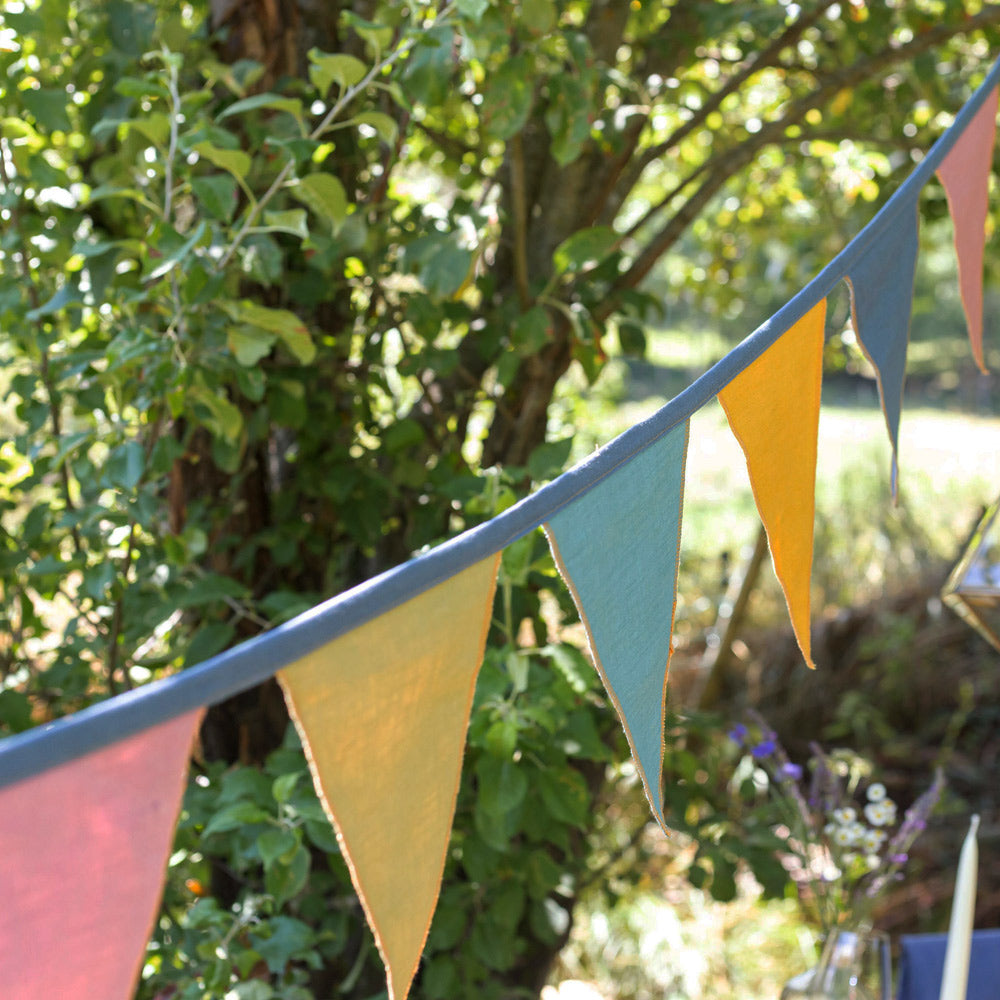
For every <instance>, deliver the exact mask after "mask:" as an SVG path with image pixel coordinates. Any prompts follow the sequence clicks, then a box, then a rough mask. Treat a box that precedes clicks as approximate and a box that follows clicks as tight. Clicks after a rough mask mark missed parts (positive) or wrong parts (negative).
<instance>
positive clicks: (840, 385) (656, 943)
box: [546, 331, 1000, 1000]
mask: <svg viewBox="0 0 1000 1000" xmlns="http://www.w3.org/2000/svg"><path fill="white" fill-rule="evenodd" d="M686 338H689V335H688V333H687V332H686V331H659V332H656V331H653V332H652V333H651V335H650V345H649V352H648V357H649V360H647V361H645V362H642V363H638V362H627V361H625V360H622V359H615V360H613V361H612V362H610V363H609V364H608V366H607V367H606V369H605V371H604V373H603V374H602V376H601V378H600V379H599V380H598V382H597V383H596V385H595V386H593V387H589V388H588V387H586V386H585V384H584V381H583V379H582V376H580V375H579V374H578V373H577V374H576V375H574V376H571V379H570V380H569V381H568V384H567V386H566V391H565V392H564V393H563V394H562V396H561V398H560V403H559V406H558V407H557V409H556V411H555V412H556V416H555V420H556V421H557V423H561V425H562V427H561V429H562V430H563V431H565V429H566V428H567V427H570V426H571V427H572V428H573V430H574V432H575V434H576V448H577V451H576V453H575V458H576V459H579V458H582V457H584V455H586V454H587V453H588V452H589V451H591V450H593V449H594V448H595V447H599V446H600V445H603V444H605V443H607V442H608V441H610V440H611V439H612V438H614V437H616V436H617V435H618V434H620V433H622V432H623V431H625V430H627V429H628V428H629V427H631V426H632V425H634V424H635V423H637V422H639V421H640V420H642V419H644V418H645V417H647V416H649V415H650V414H652V413H653V412H655V411H656V410H657V409H658V408H659V407H661V406H662V405H664V404H665V403H666V402H667V401H668V400H669V399H670V398H672V397H673V396H674V395H676V393H677V392H679V391H681V390H682V389H684V388H685V387H686V386H687V385H689V384H690V383H691V382H692V381H693V380H694V379H695V378H697V377H698V375H700V374H701V373H702V372H703V371H705V370H706V369H707V368H708V367H709V366H710V365H711V364H712V362H714V361H715V360H717V359H718V358H719V357H721V356H722V355H723V354H724V353H725V350H726V345H725V343H723V342H722V340H721V339H720V338H717V337H713V336H711V335H698V336H695V337H693V338H689V339H686ZM961 346H962V345H961V344H959V345H958V347H956V345H955V344H954V343H950V346H949V351H948V352H947V355H946V358H947V359H946V360H945V361H944V363H943V367H945V368H947V367H948V363H949V362H950V360H951V359H952V356H953V355H954V357H961V351H960V350H959V348H960V347H961ZM966 350H967V349H966ZM914 354H915V356H916V359H915V360H916V365H917V367H918V368H919V369H925V368H926V369H928V375H927V377H926V381H924V382H923V383H922V384H918V385H915V386H913V387H911V390H910V391H908V393H907V395H906V397H905V399H904V408H903V414H902V420H901V425H900V440H899V462H900V472H899V491H898V492H899V496H898V501H897V502H896V503H894V502H893V499H892V495H891V488H890V467H891V450H890V446H889V442H888V436H887V432H886V427H885V421H884V418H883V415H882V412H881V410H880V409H879V406H878V400H877V394H876V391H875V387H874V384H873V382H872V381H871V380H866V379H862V378H854V379H829V380H828V383H827V384H826V385H825V386H824V398H823V405H822V408H821V414H820V426H819V441H818V467H817V482H816V492H815V498H816V522H815V524H816V540H815V545H816V549H815V557H814V567H813V588H814V590H813V609H814V614H815V615H817V616H818V615H825V614H835V613H836V612H837V610H838V609H841V608H844V607H846V606H848V605H852V604H861V603H864V602H867V601H870V600H874V599H878V598H879V597H881V596H883V595H884V594H887V593H892V592H894V591H898V590H901V589H903V588H904V587H906V586H907V585H909V584H911V583H914V582H916V581H918V580H920V579H922V578H926V577H927V576H928V574H930V575H931V576H932V577H933V574H935V573H943V572H944V570H945V568H946V567H947V565H948V564H949V563H950V562H951V561H952V560H953V559H954V558H956V557H957V554H958V551H959V548H960V547H961V545H962V543H963V542H964V540H965V538H966V537H967V535H968V532H969V530H970V528H971V527H972V525H973V524H974V523H975V521H976V520H977V519H978V516H979V512H980V509H981V508H982V507H984V506H985V505H987V504H988V503H990V502H992V500H993V499H994V498H995V496H996V495H997V493H998V492H1000V447H998V446H997V445H998V442H1000V417H997V416H994V415H988V414H989V413H990V412H991V411H992V409H993V406H994V402H993V400H992V398H991V394H990V390H991V389H992V388H993V383H992V382H976V381H974V380H973V381H971V382H970V380H969V379H968V378H966V379H965V381H964V383H963V385H964V387H965V389H966V390H968V389H969V386H970V385H971V387H972V390H973V391H971V392H969V391H966V393H965V396H964V397H962V399H961V401H962V402H963V403H964V404H965V405H966V406H969V405H970V400H971V403H972V405H975V404H976V402H977V400H978V401H979V402H980V403H982V404H983V405H982V406H981V410H982V411H984V412H982V413H979V414H977V413H973V412H968V410H962V409H959V408H958V406H957V403H958V402H959V397H958V394H957V393H956V392H955V391H953V390H954V389H955V384H952V383H949V380H948V379H947V378H943V377H941V378H938V377H935V376H934V374H933V371H934V369H933V358H932V357H931V355H930V351H929V349H927V348H925V346H924V345H922V344H921V345H917V346H916V349H915V351H914ZM942 357H944V356H939V357H938V364H939V365H940V364H942ZM966 360H967V358H966ZM979 378H980V376H974V379H979ZM983 378H985V377H983ZM914 381H915V382H916V381H917V380H914ZM956 384H957V383H956ZM758 526H759V520H758V516H757V513H756V509H755V507H754V502H753V497H752V493H751V490H750V485H749V479H748V476H747V471H746V463H745V460H744V457H743V454H742V451H741V449H740V447H739V445H738V443H737V442H736V440H735V438H734V437H733V435H732V434H731V432H730V431H729V428H728V425H727V423H726V420H725V416H724V414H723V412H722V409H721V407H720V406H719V404H718V403H717V402H715V401H713V402H712V403H710V404H709V405H708V406H706V407H704V408H703V409H702V410H700V411H699V412H698V413H695V414H694V415H693V416H692V418H691V426H690V447H689V453H688V461H687V466H686V483H685V499H684V513H683V527H682V545H681V562H680V567H679V578H678V602H677V620H676V624H675V632H674V634H675V639H679V640H680V641H681V642H682V643H683V642H697V641H698V639H699V637H702V636H703V635H704V631H705V629H706V628H707V627H708V626H710V625H711V623H712V621H713V620H714V617H715V614H716V612H717V608H718V602H719V600H720V599H721V597H722V592H723V589H724V586H725V578H726V573H727V571H728V568H731V565H732V563H733V561H734V560H739V559H742V558H745V556H744V552H745V550H746V548H747V547H748V546H751V545H752V543H753V540H754V537H755V534H756V532H757V530H758ZM751 615H752V618H753V624H754V625H755V626H759V625H768V624H784V623H786V622H787V612H786V611H785V608H784V602H783V599H782V595H781V592H780V589H779V588H778V585H777V582H776V580H775V579H774V576H773V573H772V571H771V569H770V565H769V564H768V565H767V567H766V569H765V572H764V573H763V574H762V578H761V580H760V583H759V585H758V590H757V593H756V595H755V599H754V601H753V604H752V610H751ZM682 855H683V848H682V847H680V846H678V855H677V856H678V858H681V857H682ZM682 870H683V865H678V867H677V871H676V872H674V873H670V872H669V871H668V873H667V875H666V876H665V877H662V878H661V879H660V882H659V883H658V884H656V885H653V884H650V881H649V880H647V881H646V884H643V885H642V886H641V887H640V888H639V889H637V890H636V891H635V892H634V893H632V894H631V895H627V896H625V897H622V898H620V899H619V900H618V902H617V903H616V904H615V906H614V907H613V908H612V909H611V910H608V909H607V908H606V905H605V904H604V902H603V901H602V900H601V899H595V900H593V901H591V902H590V903H589V905H587V904H585V905H584V907H583V912H582V913H581V914H580V917H579V920H578V924H577V925H576V927H575V928H574V934H573V939H572V941H571V943H570V945H569V946H568V948H567V949H566V951H565V952H564V955H563V960H562V965H561V967H560V969H559V971H558V976H557V979H558V980H565V981H566V985H565V987H564V988H562V989H558V990H557V989H556V987H555V986H553V987H550V988H549V990H550V992H549V994H547V996H546V1000H597V998H604V1000H647V998H649V1000H652V998H654V997H655V998H669V1000H681V998H684V1000H757V998H760V997H777V996H778V995H779V993H780V991H781V985H782V984H783V983H784V982H785V981H786V980H787V979H788V978H789V977H790V976H792V975H794V974H795V973H797V972H800V971H802V970H803V969H805V968H808V967H809V966H810V965H811V964H812V961H813V960H814V958H815V953H814V951H813V939H812V935H811V932H810V931H809V930H808V929H807V928H806V927H805V926H804V925H803V923H802V921H801V918H800V916H799V912H798V909H797V907H796V905H795V904H794V902H790V901H781V902H764V901H762V900H760V899H759V896H758V893H757V891H756V888H755V886H754V883H753V880H752V879H751V878H749V877H748V876H744V877H743V878H742V879H741V880H740V882H739V890H740V891H739V895H738V898H737V899H736V900H735V901H734V902H732V903H729V904H721V903H716V902H713V901H712V900H711V899H710V898H708V897H707V896H706V895H705V894H704V893H702V892H701V891H699V890H696V889H694V888H692V887H691V886H690V884H688V883H687V882H686V880H685V879H684V878H683V877H682V875H681V874H680V872H681V871H682Z"/></svg>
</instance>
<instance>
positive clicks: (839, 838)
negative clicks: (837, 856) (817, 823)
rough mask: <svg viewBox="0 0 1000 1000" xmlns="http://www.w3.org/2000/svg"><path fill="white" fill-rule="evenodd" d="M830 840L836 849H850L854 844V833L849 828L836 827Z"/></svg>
mask: <svg viewBox="0 0 1000 1000" xmlns="http://www.w3.org/2000/svg"><path fill="white" fill-rule="evenodd" d="M831 839H832V840H833V842H834V843H835V844H836V845H837V846H838V847H850V846H851V845H852V844H853V843H854V831H853V830H852V829H851V827H849V826H838V827H836V828H835V829H834V831H833V837H832V838H831Z"/></svg>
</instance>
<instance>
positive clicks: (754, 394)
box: [719, 299, 826, 667]
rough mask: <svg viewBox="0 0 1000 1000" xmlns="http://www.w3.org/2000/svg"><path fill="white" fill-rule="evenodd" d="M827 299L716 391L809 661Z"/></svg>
mask: <svg viewBox="0 0 1000 1000" xmlns="http://www.w3.org/2000/svg"><path fill="white" fill-rule="evenodd" d="M825 321H826V299H822V300H820V302H819V303H818V304H817V305H815V306H813V308H812V309H811V310H810V311H809V312H808V313H806V315H805V316H803V317H802V319H801V320H799V322H798V323H796V324H795V325H794V326H793V327H792V328H791V329H790V330H789V331H788V332H787V333H786V334H785V335H784V336H783V337H781V338H780V339H779V340H777V341H776V342H775V343H774V345H773V346H772V347H770V348H768V349H767V350H766V351H765V352H764V353H763V354H762V355H761V356H760V357H759V358H758V359H757V360H756V361H755V362H754V363H753V364H752V365H750V366H749V367H748V368H746V369H744V370H743V372H741V373H740V374H739V375H737V377H736V378H734V379H733V381H732V382H730V383H729V385H727V386H726V387H725V388H724V389H723V390H722V391H721V392H720V393H719V402H720V403H722V407H723V409H724V410H725V411H726V417H727V419H728V420H729V426H730V428H731V429H732V431H733V434H734V435H735V436H736V439H737V440H738V441H739V443H740V446H741V447H742V449H743V453H744V455H745V456H746V460H747V470H748V472H749V473H750V483H751V486H752V488H753V495H754V499H755V500H756V502H757V510H758V511H759V513H760V517H761V520H762V521H763V522H764V527H765V529H766V530H767V541H768V546H769V548H770V550H771V560H772V562H773V563H774V572H775V575H776V576H777V577H778V580H779V582H780V583H781V589H782V590H783V591H784V594H785V602H786V603H787V604H788V612H789V614H790V615H791V619H792V628H793V629H794V630H795V638H796V639H797V640H798V643H799V648H800V649H801V650H802V655H803V656H804V657H805V660H806V663H808V664H809V666H810V667H814V666H815V664H814V663H813V660H812V651H811V645H810V637H809V621H810V617H811V616H810V601H809V579H810V576H811V573H812V557H813V521H814V518H815V509H816V503H815V492H816V440H817V435H818V433H819V401H820V391H821V385H822V380H823V331H824V325H825Z"/></svg>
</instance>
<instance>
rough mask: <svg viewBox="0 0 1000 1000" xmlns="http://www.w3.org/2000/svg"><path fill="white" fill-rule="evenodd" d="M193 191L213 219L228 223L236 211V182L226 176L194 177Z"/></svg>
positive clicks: (192, 181) (192, 179)
mask: <svg viewBox="0 0 1000 1000" xmlns="http://www.w3.org/2000/svg"><path fill="white" fill-rule="evenodd" d="M191 190H192V191H193V192H194V196H195V197H196V198H197V199H198V201H199V202H201V204H202V206H203V207H204V209H205V211H206V212H208V214H209V215H211V216H212V218H213V219H221V220H222V221H223V222H228V221H229V220H230V219H231V218H232V217H233V212H234V211H235V210H236V201H237V193H236V181H235V180H233V178H232V177H228V176H227V175H226V174H209V175H208V176H206V177H192V178H191Z"/></svg>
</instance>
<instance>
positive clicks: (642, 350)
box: [618, 318, 646, 358]
mask: <svg viewBox="0 0 1000 1000" xmlns="http://www.w3.org/2000/svg"><path fill="white" fill-rule="evenodd" d="M618 345H619V347H621V350H622V354H628V355H631V356H633V357H636V358H643V357H645V356H646V328H645V326H643V324H642V323H639V322H637V321H636V320H634V319H626V318H621V319H619V320H618Z"/></svg>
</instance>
